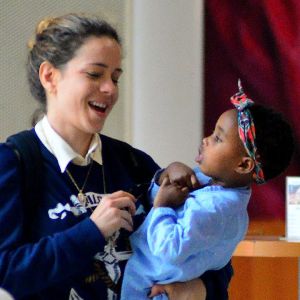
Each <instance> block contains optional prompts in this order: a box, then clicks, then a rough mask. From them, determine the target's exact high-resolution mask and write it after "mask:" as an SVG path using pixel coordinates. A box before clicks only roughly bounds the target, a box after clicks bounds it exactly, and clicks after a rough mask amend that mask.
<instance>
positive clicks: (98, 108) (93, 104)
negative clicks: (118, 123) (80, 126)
mask: <svg viewBox="0 0 300 300" xmlns="http://www.w3.org/2000/svg"><path fill="white" fill-rule="evenodd" d="M88 104H89V106H90V107H91V108H92V109H93V110H95V111H97V112H100V113H105V112H106V109H107V107H108V105H107V104H105V103H99V102H96V101H89V103H88Z"/></svg>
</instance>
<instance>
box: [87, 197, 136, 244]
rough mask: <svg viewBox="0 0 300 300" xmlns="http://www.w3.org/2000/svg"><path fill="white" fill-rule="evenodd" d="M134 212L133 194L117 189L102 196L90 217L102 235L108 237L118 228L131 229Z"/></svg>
mask: <svg viewBox="0 0 300 300" xmlns="http://www.w3.org/2000/svg"><path fill="white" fill-rule="evenodd" d="M134 214H135V198H134V196H133V195H131V194H129V193H127V192H124V191H118V192H115V193H112V194H110V195H107V196H104V197H103V198H102V199H101V201H100V203H99V204H98V206H97V207H96V209H95V210H94V211H93V213H92V214H91V216H90V218H91V220H92V221H93V222H94V223H95V224H96V226H97V227H98V228H99V230H100V231H101V233H102V235H103V236H104V237H105V238H108V237H110V236H111V235H112V234H113V233H114V232H116V231H117V230H119V229H120V228H124V229H126V230H128V231H132V230H133V222H132V216H133V215H134Z"/></svg>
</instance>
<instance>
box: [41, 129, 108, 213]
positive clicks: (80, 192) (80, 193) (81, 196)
mask: <svg viewBox="0 0 300 300" xmlns="http://www.w3.org/2000/svg"><path fill="white" fill-rule="evenodd" d="M42 131H43V134H44V137H45V140H46V142H47V144H48V146H49V148H50V149H51V152H52V154H53V155H54V151H53V149H52V147H51V145H50V143H49V140H48V138H47V135H46V132H45V130H44V128H43V127H42ZM102 160H103V158H102ZM92 165H93V159H91V163H90V167H89V169H88V172H87V174H86V177H85V180H84V183H83V185H82V188H81V189H80V188H79V186H78V184H77V183H76V181H75V179H74V177H73V176H72V174H71V172H70V171H69V170H68V169H67V168H66V172H67V174H68V176H69V178H70V180H71V181H72V183H73V184H74V186H75V187H76V189H77V191H78V195H77V197H78V200H79V201H80V203H81V204H82V205H83V206H85V205H86V195H85V194H84V193H83V190H84V188H85V185H86V182H87V180H88V177H89V175H90V173H91V169H92ZM101 171H102V172H101V173H102V184H103V194H106V182H105V173H104V163H103V161H102V168H101ZM90 209H91V211H93V209H92V208H90Z"/></svg>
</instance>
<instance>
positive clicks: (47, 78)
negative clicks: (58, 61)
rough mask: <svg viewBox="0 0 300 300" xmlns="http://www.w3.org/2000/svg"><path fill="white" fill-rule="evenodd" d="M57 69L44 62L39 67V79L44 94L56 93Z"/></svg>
mask: <svg viewBox="0 0 300 300" xmlns="http://www.w3.org/2000/svg"><path fill="white" fill-rule="evenodd" d="M57 75H58V69H57V68H55V67H54V66H53V65H52V64H51V63H50V62H48V61H44V62H42V63H41V65H40V69H39V77H40V81H41V84H42V86H43V87H44V89H45V92H46V94H53V93H56V85H57V81H56V80H57Z"/></svg>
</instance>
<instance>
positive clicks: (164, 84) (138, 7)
mask: <svg viewBox="0 0 300 300" xmlns="http://www.w3.org/2000/svg"><path fill="white" fill-rule="evenodd" d="M202 2H203V1H202V0H189V1H186V0H151V1H150V0H88V1H82V0H72V1H69V0H52V1H48V0H27V1H22V0H10V1H5V0H3V1H2V0H0V26H1V31H0V40H1V47H0V64H1V68H0V93H1V98H0V99H1V100H0V140H1V141H3V140H4V139H5V138H6V137H7V136H8V135H10V134H12V133H15V132H17V131H20V130H22V129H25V128H29V127H30V119H31V114H32V112H33V111H34V109H35V107H36V102H35V100H33V99H32V97H31V95H30V94H29V90H28V86H27V82H26V74H25V64H26V55H27V49H26V43H27V41H28V40H29V39H30V37H31V35H32V33H33V31H34V27H35V25H36V23H37V21H38V20H40V19H41V18H43V17H44V16H47V15H61V14H65V13H68V12H87V13H96V14H100V15H103V16H104V17H105V18H106V19H107V20H108V21H110V22H112V23H113V24H114V25H115V26H116V27H117V28H118V30H119V32H120V33H121V36H122V37H123V49H124V59H123V69H124V71H125V72H124V75H122V77H121V80H120V98H119V102H118V103H117V105H116V107H115V108H114V110H113V112H112V114H111V116H110V117H109V118H108V120H107V122H106V124H105V127H104V133H106V134H109V135H111V136H113V137H116V138H119V139H121V140H125V141H128V142H129V143H132V144H133V145H134V146H136V147H138V148H141V149H143V150H145V151H146V152H148V153H149V154H151V155H152V156H153V157H154V159H155V160H156V161H157V162H158V163H159V164H161V165H166V164H167V163H169V162H170V161H172V160H181V161H184V162H186V163H189V164H192V163H193V157H194V156H195V154H196V150H197V147H198V144H199V141H200V138H201V134H202V125H201V120H202V71H201V65H202V45H201V41H202V18H203V17H202V12H203V10H202Z"/></svg>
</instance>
